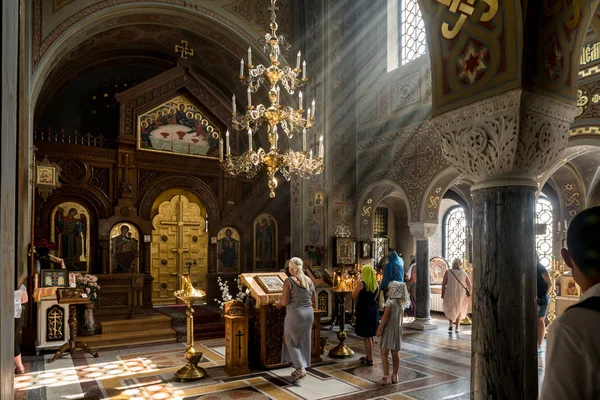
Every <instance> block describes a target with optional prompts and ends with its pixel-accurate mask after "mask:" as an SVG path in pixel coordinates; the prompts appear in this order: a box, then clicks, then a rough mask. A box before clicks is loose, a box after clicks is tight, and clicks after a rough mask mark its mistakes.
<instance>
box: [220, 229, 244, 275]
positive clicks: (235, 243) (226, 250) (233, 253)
mask: <svg viewBox="0 0 600 400" xmlns="http://www.w3.org/2000/svg"><path fill="white" fill-rule="evenodd" d="M239 270H240V234H239V232H238V231H237V229H235V228H232V227H230V226H227V227H225V228H223V229H221V230H220V231H219V233H218V234H217V273H233V272H239Z"/></svg>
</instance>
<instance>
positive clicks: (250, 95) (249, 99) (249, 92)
mask: <svg viewBox="0 0 600 400" xmlns="http://www.w3.org/2000/svg"><path fill="white" fill-rule="evenodd" d="M247 93H248V107H250V106H251V105H252V94H251V91H250V88H248V91H247Z"/></svg>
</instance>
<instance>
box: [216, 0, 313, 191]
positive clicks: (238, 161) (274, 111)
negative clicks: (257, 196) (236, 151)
mask: <svg viewBox="0 0 600 400" xmlns="http://www.w3.org/2000/svg"><path fill="white" fill-rule="evenodd" d="M276 2H277V0H271V24H270V28H271V32H270V33H267V34H266V35H265V46H264V50H265V52H268V54H269V60H270V62H271V65H270V66H269V67H265V66H264V65H262V64H261V65H257V66H254V65H252V50H251V48H248V60H247V66H248V71H247V76H244V59H243V58H242V60H241V61H240V76H239V78H240V80H241V81H242V83H243V84H244V85H245V86H248V89H247V94H248V107H247V110H246V113H245V114H242V115H238V114H237V112H236V102H235V95H233V99H232V105H233V118H232V121H231V122H232V125H233V127H234V128H235V129H236V130H238V131H245V132H247V135H248V150H247V151H245V152H244V153H243V154H241V155H239V156H233V155H231V147H230V146H229V131H227V133H226V134H225V135H226V145H227V146H226V149H227V154H226V155H225V160H224V163H223V168H224V169H225V171H227V172H228V173H229V174H231V175H239V174H242V173H243V174H245V175H246V176H247V177H248V178H253V177H254V176H256V174H257V173H258V172H259V171H261V170H262V169H263V168H264V169H266V173H267V175H268V177H269V182H268V186H269V189H270V193H269V196H270V197H271V198H274V197H275V189H276V188H277V179H276V178H275V173H277V171H279V172H280V173H281V174H282V175H283V177H284V178H285V179H286V180H288V181H289V180H290V179H291V178H292V176H294V175H298V176H300V177H301V178H310V177H311V176H312V175H318V174H320V173H321V172H322V171H323V152H324V148H323V136H322V135H321V137H320V138H319V144H318V154H316V157H315V158H313V150H312V149H309V150H308V152H307V143H306V142H307V136H308V130H309V129H310V128H311V127H312V126H313V124H314V122H315V101H314V100H313V101H312V103H311V105H310V106H308V104H307V107H306V108H307V109H306V110H304V109H303V107H304V105H303V97H302V92H301V91H300V92H298V109H295V108H293V107H291V106H284V105H282V104H281V103H280V92H281V91H282V89H281V87H283V90H285V91H287V92H288V93H289V94H290V95H293V94H294V92H295V91H296V89H297V88H299V87H302V86H304V85H305V84H306V82H307V81H308V79H307V78H306V61H303V62H302V69H300V58H301V53H300V52H298V55H297V57H296V67H295V68H291V67H289V66H287V65H286V66H280V64H281V61H280V56H281V50H282V48H283V49H284V50H287V48H289V44H288V43H287V42H286V41H285V39H284V38H283V37H282V36H281V35H279V36H278V35H277V22H276V18H275V3H276ZM300 72H302V78H300ZM265 82H266V83H267V84H268V85H270V88H268V91H269V92H268V97H269V102H270V103H271V104H270V105H269V106H268V107H265V106H264V105H262V104H257V105H253V104H252V93H256V92H257V90H258V88H259V87H260V86H261V85H263V84H265ZM305 112H306V115H305ZM263 124H264V125H266V130H267V137H268V139H269V144H270V149H269V151H268V152H266V151H265V150H263V149H262V148H261V147H259V148H258V150H256V151H254V150H253V146H252V136H253V135H255V134H256V133H257V131H258V130H259V129H260V128H261V127H262V126H263ZM281 131H283V132H284V133H285V134H286V135H287V137H288V138H289V139H292V138H293V136H294V134H295V133H296V134H301V135H302V151H294V150H292V149H291V148H288V149H279V147H278V141H279V132H281ZM220 148H221V149H223V140H222V139H221V147H220ZM280 150H281V152H280ZM221 151H222V150H221ZM221 154H222V153H221ZM221 159H223V157H221Z"/></svg>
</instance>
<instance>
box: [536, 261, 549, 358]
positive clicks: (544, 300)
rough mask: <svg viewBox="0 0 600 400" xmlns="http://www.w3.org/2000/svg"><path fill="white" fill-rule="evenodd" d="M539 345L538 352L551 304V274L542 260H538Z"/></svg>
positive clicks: (540, 347)
mask: <svg viewBox="0 0 600 400" xmlns="http://www.w3.org/2000/svg"><path fill="white" fill-rule="evenodd" d="M536 274H537V305H538V315H537V316H538V319H537V329H538V331H537V345H538V353H539V352H541V349H542V342H543V341H544V335H545V333H546V322H545V319H546V312H548V304H550V295H549V293H550V275H548V270H547V269H546V267H544V266H543V265H542V263H541V262H540V260H539V259H538V262H537V272H536Z"/></svg>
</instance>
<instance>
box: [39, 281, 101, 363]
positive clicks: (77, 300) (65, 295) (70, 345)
mask: <svg viewBox="0 0 600 400" xmlns="http://www.w3.org/2000/svg"><path fill="white" fill-rule="evenodd" d="M76 293H77V292H76V289H67V288H59V289H57V290H56V298H57V300H58V304H68V305H69V321H68V322H69V332H70V336H69V341H68V342H66V343H65V344H63V345H62V346H60V349H58V351H57V352H56V353H54V357H52V358H51V359H50V360H48V363H51V362H54V361H55V360H57V359H58V357H60V356H61V355H62V354H64V353H66V352H67V351H68V352H69V353H71V354H73V352H74V351H75V350H76V349H81V350H83V351H87V352H88V353H90V354H91V355H92V356H94V357H98V356H99V354H98V352H96V351H94V350H92V349H91V348H90V347H88V345H87V344H86V343H85V342H82V341H81V340H77V315H76V314H77V305H78V304H90V303H91V301H90V299H89V298H87V297H81V295H79V296H75V294H76Z"/></svg>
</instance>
